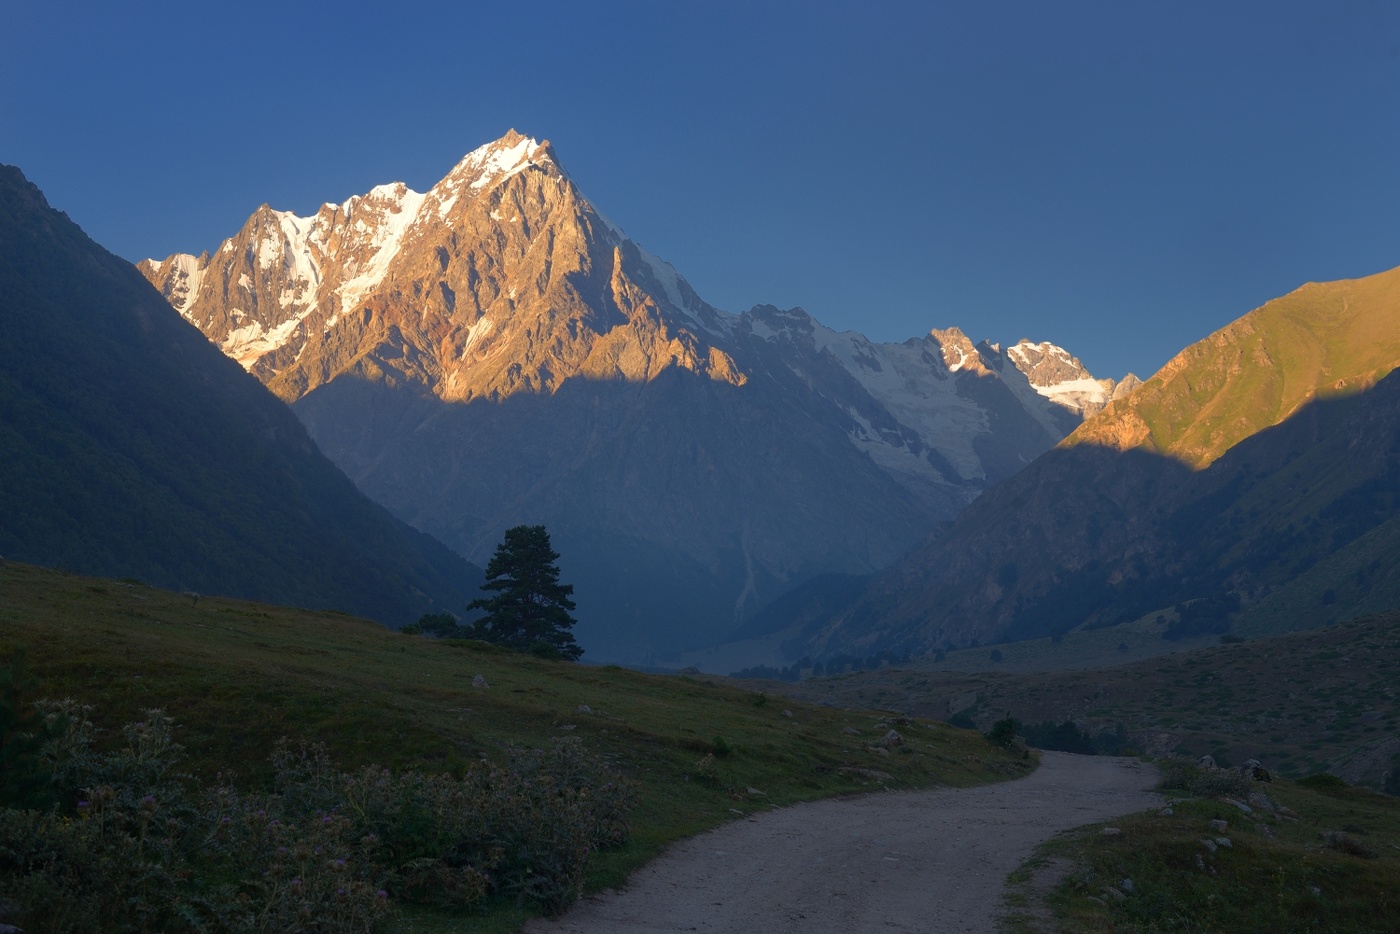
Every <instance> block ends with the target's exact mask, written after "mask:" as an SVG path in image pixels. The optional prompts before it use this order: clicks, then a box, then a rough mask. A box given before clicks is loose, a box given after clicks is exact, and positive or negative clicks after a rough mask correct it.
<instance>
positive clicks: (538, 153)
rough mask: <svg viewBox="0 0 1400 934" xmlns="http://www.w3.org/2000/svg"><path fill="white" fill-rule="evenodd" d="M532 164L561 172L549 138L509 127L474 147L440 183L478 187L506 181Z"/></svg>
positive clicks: (468, 187)
mask: <svg viewBox="0 0 1400 934" xmlns="http://www.w3.org/2000/svg"><path fill="white" fill-rule="evenodd" d="M531 167H534V168H539V169H544V170H546V171H553V172H555V173H557V174H559V175H563V174H564V172H563V169H561V168H560V167H559V163H558V162H557V161H556V160H555V158H554V147H553V146H552V145H550V143H549V140H544V141H542V142H541V141H539V140H536V139H534V138H533V137H529V136H524V135H522V134H520V133H517V132H516V131H515V130H510V131H509V132H507V133H506V135H505V136H502V137H501V138H500V139H498V140H496V141H494V142H491V143H487V144H486V145H485V146H480V147H478V148H476V149H473V150H472V151H471V152H469V153H467V154H466V155H465V156H463V157H462V161H460V162H458V163H457V165H456V166H455V167H454V168H453V169H452V171H451V172H449V173H447V177H446V178H444V179H443V180H442V184H443V185H445V186H449V187H451V188H454V189H458V190H460V189H462V188H467V189H470V190H480V189H482V188H486V187H488V186H490V185H494V184H497V183H499V182H502V181H505V180H506V179H507V178H510V177H511V176H512V175H516V174H518V173H520V172H523V171H525V170H527V169H529V168H531Z"/></svg>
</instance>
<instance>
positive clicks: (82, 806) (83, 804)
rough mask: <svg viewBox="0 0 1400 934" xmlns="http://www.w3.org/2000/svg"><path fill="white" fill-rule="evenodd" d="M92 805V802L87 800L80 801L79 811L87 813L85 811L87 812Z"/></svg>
mask: <svg viewBox="0 0 1400 934" xmlns="http://www.w3.org/2000/svg"><path fill="white" fill-rule="evenodd" d="M91 803H92V802H91V801H87V800H83V801H79V802H78V810H80V811H85V810H87V806H88V805H89V804H91Z"/></svg>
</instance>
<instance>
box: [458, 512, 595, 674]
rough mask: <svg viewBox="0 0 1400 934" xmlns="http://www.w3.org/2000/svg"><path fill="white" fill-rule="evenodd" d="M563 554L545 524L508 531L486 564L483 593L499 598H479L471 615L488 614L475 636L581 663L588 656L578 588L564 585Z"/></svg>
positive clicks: (473, 632) (470, 607) (472, 630)
mask: <svg viewBox="0 0 1400 934" xmlns="http://www.w3.org/2000/svg"><path fill="white" fill-rule="evenodd" d="M558 559H559V554H558V552H556V551H555V550H554V549H553V548H552V547H551V546H550V544H549V533H548V532H547V531H545V527H544V526H542V525H517V526H515V527H514V528H512V529H507V530H506V535H505V539H504V540H503V541H502V542H501V544H499V545H497V546H496V553H495V555H493V556H492V558H491V563H490V564H488V565H487V566H486V583H484V584H482V585H481V589H482V590H485V591H491V592H494V593H495V596H490V597H482V598H480V599H478V600H473V601H472V602H471V603H470V604H468V606H467V611H468V612H470V611H472V610H484V611H485V612H486V615H485V616H484V617H482V618H481V619H478V620H476V621H475V622H473V623H472V624H471V625H470V632H469V635H471V636H472V637H473V638H476V639H484V640H485V641H487V642H494V643H497V644H498V645H504V646H508V647H510V648H512V649H515V650H516V651H518V652H530V653H533V654H535V655H542V656H545V657H551V658H566V659H570V660H573V659H577V658H578V657H579V656H580V655H582V654H583V649H581V648H579V646H578V643H576V642H575V641H574V636H573V633H572V632H570V631H569V630H570V629H572V628H573V625H574V622H575V620H574V618H573V616H572V615H571V611H572V610H573V609H574V601H573V600H571V599H570V597H569V595H570V594H572V593H573V592H574V588H573V585H572V584H561V583H559V567H558V565H556V564H555V563H554V562H555V561H557V560H558Z"/></svg>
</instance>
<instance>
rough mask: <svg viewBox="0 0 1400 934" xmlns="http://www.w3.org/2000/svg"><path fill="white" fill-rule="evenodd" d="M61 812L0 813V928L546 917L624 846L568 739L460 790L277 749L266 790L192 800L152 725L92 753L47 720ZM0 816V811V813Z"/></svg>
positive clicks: (54, 714)
mask: <svg viewBox="0 0 1400 934" xmlns="http://www.w3.org/2000/svg"><path fill="white" fill-rule="evenodd" d="M42 710H43V711H44V716H45V717H47V718H49V721H48V722H49V724H50V726H51V727H52V729H51V730H50V732H49V734H47V735H48V736H49V739H48V741H47V743H46V744H45V746H44V750H43V758H44V762H45V763H46V765H47V767H48V769H49V772H50V774H51V776H52V781H53V784H54V792H55V795H56V797H57V799H58V800H59V801H61V802H63V804H62V805H60V806H59V807H58V808H55V809H53V810H50V811H37V810H21V809H14V808H3V809H0V891H2V892H4V897H3V899H0V924H7V923H8V924H16V925H18V926H20V927H21V928H22V929H23V930H25V931H27V932H29V934H37V932H49V931H52V932H59V931H63V932H69V931H228V932H245V931H247V932H254V931H257V932H274V931H276V932H329V931H338V932H340V931H347V932H348V931H364V932H368V931H369V930H371V928H372V927H373V925H374V923H375V921H376V920H377V919H379V918H381V917H382V916H384V915H385V914H386V913H387V912H388V911H389V910H390V909H391V905H392V903H393V902H394V900H405V901H413V902H422V903H431V904H437V905H443V906H450V907H462V906H467V905H470V904H472V903H473V902H475V901H477V900H479V899H481V898H482V897H484V896H486V895H488V894H503V895H510V896H514V897H515V898H517V899H519V900H520V901H522V902H531V903H534V904H537V905H539V906H541V907H543V908H545V909H546V910H549V911H558V910H559V909H561V908H563V907H564V906H565V905H567V904H568V903H569V902H570V901H572V900H573V898H575V897H576V896H577V894H578V893H579V891H580V888H581V886H582V882H583V878H584V873H585V870H586V867H587V860H588V856H589V854H590V853H591V852H592V851H593V850H594V849H597V848H599V847H603V846H613V845H617V844H620V843H621V842H623V841H624V840H625V839H626V824H625V822H624V816H625V812H626V810H627V808H628V807H630V805H631V801H632V788H631V785H630V784H629V783H627V782H626V781H625V780H623V779H621V778H620V777H619V776H616V775H614V774H611V773H610V772H608V771H607V770H606V769H604V768H603V767H602V765H601V764H600V763H599V762H598V761H597V760H596V759H595V758H593V757H591V756H589V755H588V754H587V753H586V752H585V751H584V750H583V748H582V746H581V745H580V744H579V743H578V742H577V741H576V740H569V741H560V742H558V743H556V744H555V745H554V747H553V748H552V749H550V750H547V751H539V750H534V751H524V750H511V751H510V754H509V758H510V763H509V765H508V766H507V767H497V766H492V765H488V764H485V763H482V764H481V765H478V766H475V767H473V768H472V769H470V770H468V771H467V772H466V773H465V774H463V775H461V776H451V775H427V774H424V773H421V772H416V771H407V772H400V773H392V772H389V771H388V770H386V769H380V768H374V767H371V768H366V769H362V770H360V771H359V772H354V773H347V772H341V771H338V770H336V769H335V768H334V767H333V766H332V764H331V762H330V759H329V757H328V756H327V755H326V751H325V749H324V747H322V746H320V745H317V744H308V743H301V744H298V745H296V746H293V745H292V744H291V743H288V742H286V741H283V742H281V743H279V744H278V747H277V749H276V751H275V752H274V754H273V757H272V764H273V770H274V773H275V778H274V783H273V789H272V791H271V792H270V793H250V792H243V791H240V790H238V789H237V788H236V787H235V786H234V784H233V783H232V782H231V781H230V780H229V779H227V778H226V777H222V776H221V777H220V778H219V779H218V780H217V781H216V782H214V783H213V784H211V785H207V786H201V785H200V784H199V783H197V782H196V781H195V780H193V779H192V778H190V777H189V776H186V775H183V774H180V773H179V772H178V771H177V770H176V767H177V766H178V763H179V761H180V758H181V752H182V750H181V747H180V745H179V744H178V743H176V742H174V740H173V738H172V723H171V720H170V718H169V717H168V716H166V715H165V714H164V713H163V712H162V711H160V710H149V711H147V712H146V716H145V719H143V720H141V721H138V722H136V723H132V724H129V725H128V726H126V727H125V728H124V729H123V731H122V734H123V739H124V740H125V742H124V744H122V745H121V746H120V747H119V748H118V749H116V750H114V751H111V752H103V753H99V752H96V751H95V744H94V737H95V734H96V730H95V729H94V727H93V726H92V722H91V720H90V719H89V717H88V714H89V713H90V711H89V710H88V709H87V708H84V707H80V706H78V705H76V704H74V703H73V702H71V701H64V702H60V703H54V704H45V705H43V706H42ZM0 803H4V802H0Z"/></svg>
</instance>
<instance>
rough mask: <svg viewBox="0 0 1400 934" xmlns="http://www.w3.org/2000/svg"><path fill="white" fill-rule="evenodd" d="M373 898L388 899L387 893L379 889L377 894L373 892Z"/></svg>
mask: <svg viewBox="0 0 1400 934" xmlns="http://www.w3.org/2000/svg"><path fill="white" fill-rule="evenodd" d="M374 897H375V898H388V897H389V893H388V892H386V891H384V890H383V889H380V890H379V891H378V892H375V893H374Z"/></svg>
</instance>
